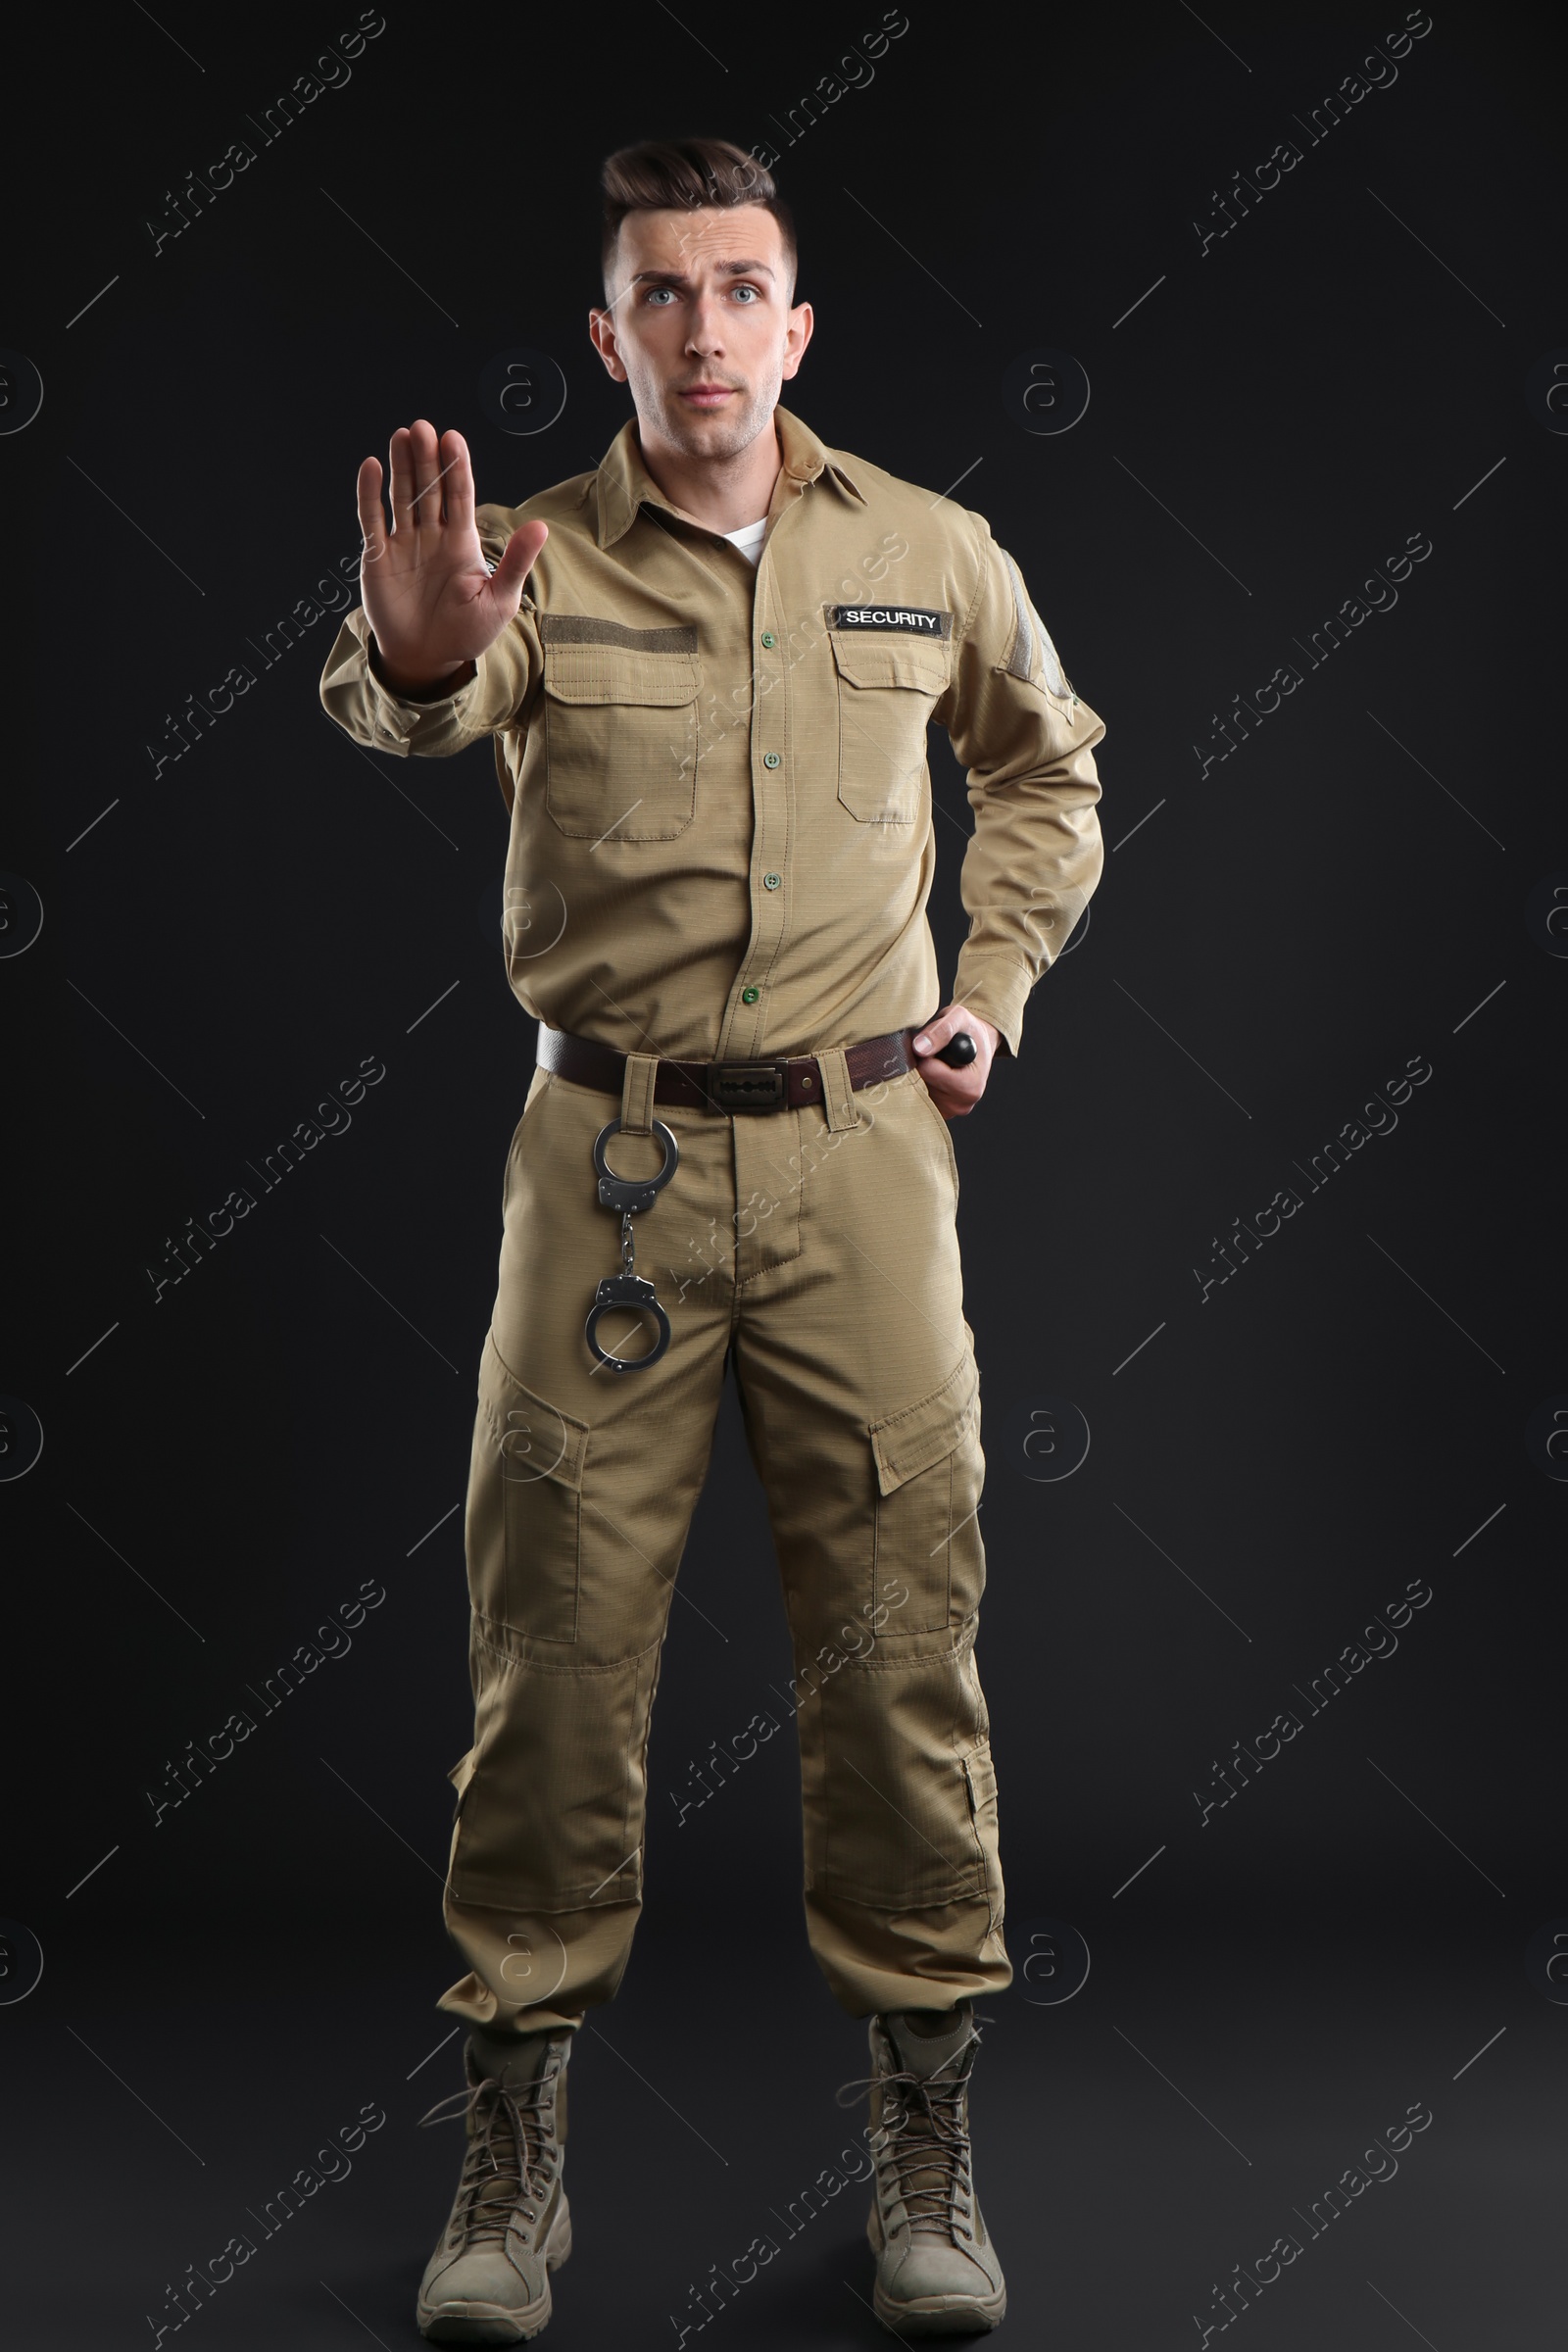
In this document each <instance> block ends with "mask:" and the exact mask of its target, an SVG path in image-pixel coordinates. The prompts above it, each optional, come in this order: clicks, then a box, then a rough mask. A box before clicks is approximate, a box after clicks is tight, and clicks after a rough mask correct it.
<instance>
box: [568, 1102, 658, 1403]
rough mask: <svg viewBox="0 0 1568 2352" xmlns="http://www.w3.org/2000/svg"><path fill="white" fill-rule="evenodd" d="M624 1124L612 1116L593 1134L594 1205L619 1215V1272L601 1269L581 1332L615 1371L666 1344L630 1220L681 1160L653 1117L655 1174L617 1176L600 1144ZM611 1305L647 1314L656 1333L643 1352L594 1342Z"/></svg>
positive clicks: (647, 1360) (651, 1359)
mask: <svg viewBox="0 0 1568 2352" xmlns="http://www.w3.org/2000/svg"><path fill="white" fill-rule="evenodd" d="M624 1125H625V1121H624V1120H623V1119H612V1120H611V1121H610V1124H609V1125H608V1126H607V1127H602V1128H601V1129H600V1131H599V1133H598V1135H597V1136H596V1137H595V1139H594V1172H595V1174H596V1175H597V1176H598V1178H599V1205H600V1207H601V1208H609V1209H614V1210H616V1211H617V1212H618V1213H619V1216H620V1272H619V1273H618V1274H606V1275H605V1276H604V1277H603V1278H602V1279H601V1281H600V1284H599V1288H598V1289H597V1290H596V1291H595V1293H594V1302H593V1305H592V1306H591V1307H590V1308H589V1310H588V1321H587V1324H586V1326H585V1329H584V1337H585V1338H586V1339H587V1342H588V1345H589V1348H591V1349H592V1351H593V1353H594V1354H595V1355H596V1356H597V1357H598V1359H599V1361H600V1363H602V1364H608V1365H609V1366H610V1367H611V1369H612V1370H613V1371H615V1372H641V1371H644V1370H646V1368H647V1367H648V1366H649V1365H650V1364H657V1363H658V1361H659V1359H660V1357H661V1356H662V1354H663V1352H664V1350H665V1348H667V1347H668V1346H669V1317H668V1316H667V1315H666V1314H665V1312H664V1310H663V1308H662V1305H661V1304H660V1302H659V1299H658V1297H657V1296H656V1294H655V1291H654V1286H653V1284H652V1283H651V1282H650V1281H649V1280H648V1277H647V1276H646V1275H645V1274H639V1273H638V1272H637V1245H636V1242H635V1240H634V1238H633V1235H632V1229H631V1221H632V1218H633V1217H634V1216H636V1215H637V1214H638V1213H639V1212H640V1211H641V1210H643V1209H645V1208H652V1207H653V1205H654V1201H655V1199H656V1197H657V1196H658V1194H659V1193H660V1192H662V1189H663V1187H664V1186H665V1185H666V1184H667V1183H668V1182H669V1180H670V1178H671V1177H672V1176H673V1175H674V1173H675V1170H676V1168H677V1167H678V1166H679V1165H680V1146H679V1144H677V1143H676V1141H675V1138H674V1137H673V1135H671V1133H670V1131H669V1129H668V1128H667V1127H666V1126H665V1125H664V1123H663V1121H662V1119H655V1120H654V1122H653V1132H654V1134H655V1135H657V1136H658V1138H659V1140H660V1143H661V1144H662V1146H663V1152H664V1164H663V1166H662V1168H661V1169H660V1171H659V1173H658V1175H657V1176H617V1175H615V1174H614V1173H613V1170H612V1169H611V1168H610V1167H609V1165H608V1164H607V1162H606V1159H605V1146H606V1145H607V1144H608V1143H609V1141H610V1138H611V1137H612V1136H613V1135H618V1134H619V1132H620V1130H621V1128H622V1127H623V1126H624ZM613 1307H629V1308H630V1309H631V1311H632V1313H633V1314H648V1315H652V1316H653V1318H654V1321H655V1323H656V1324H657V1326H658V1330H659V1337H658V1339H657V1340H656V1341H655V1343H654V1345H653V1347H652V1348H649V1350H648V1352H647V1354H646V1355H633V1356H624V1355H611V1354H609V1353H608V1352H607V1351H606V1349H604V1348H601V1347H600V1345H599V1324H600V1319H601V1317H603V1316H605V1315H607V1314H609V1313H610V1311H611V1309H612V1308H613Z"/></svg>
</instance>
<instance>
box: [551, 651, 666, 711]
mask: <svg viewBox="0 0 1568 2352" xmlns="http://www.w3.org/2000/svg"><path fill="white" fill-rule="evenodd" d="M702 682H703V670H702V664H701V662H699V661H698V658H697V656H696V655H695V654H686V653H654V652H650V651H648V650H646V649H643V648H639V647H632V646H625V645H597V644H596V645H548V644H547V645H546V647H545V667H544V690H545V692H546V694H548V695H552V696H554V698H555V700H556V701H557V702H558V703H641V704H644V705H649V706H652V707H653V708H655V709H657V710H673V709H675V708H676V707H677V706H679V705H680V704H683V703H694V702H695V701H696V700H697V695H698V690H699V688H700V687H701V685H702Z"/></svg>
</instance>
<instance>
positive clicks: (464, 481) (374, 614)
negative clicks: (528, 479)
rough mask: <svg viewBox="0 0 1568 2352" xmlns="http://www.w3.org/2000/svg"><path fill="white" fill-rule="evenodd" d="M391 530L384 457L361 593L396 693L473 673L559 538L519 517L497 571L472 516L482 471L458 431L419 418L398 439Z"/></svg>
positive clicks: (365, 501) (369, 494)
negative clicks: (551, 541)
mask: <svg viewBox="0 0 1568 2352" xmlns="http://www.w3.org/2000/svg"><path fill="white" fill-rule="evenodd" d="M389 456H390V459H391V466H392V528H391V530H390V531H389V530H388V529H387V527H386V523H385V520H384V518H383V516H382V513H381V479H382V477H381V462H380V460H379V459H378V458H367V459H366V461H365V463H364V465H363V466H361V467H360V473H359V481H358V484H357V491H358V498H359V509H360V531H361V534H362V537H363V540H364V546H363V549H362V552H361V557H360V597H361V601H362V602H363V604H364V606H365V613H366V617H367V619H368V621H369V623H370V626H371V628H372V629H373V630H374V631H375V642H376V647H377V650H378V654H379V660H378V662H377V671H378V674H379V675H380V677H381V678H382V679H383V680H384V682H385V683H386V684H387V685H388V686H390V687H391V689H392V691H393V692H394V693H395V694H412V695H420V694H439V693H441V692H442V691H443V690H445V691H449V692H450V691H451V689H452V688H453V687H454V686H456V685H457V684H459V683H460V682H461V681H462V680H463V679H464V678H465V677H466V676H467V675H469V674H470V665H471V664H472V663H474V662H477V661H478V659H479V656H480V655H481V654H482V653H483V652H484V651H485V650H486V648H487V647H489V646H491V645H493V644H494V643H495V641H496V639H497V638H498V637H499V636H500V634H501V632H502V630H503V629H504V628H505V627H506V626H507V623H508V622H509V621H510V620H512V619H513V618H514V617H515V614H516V611H517V607H518V605H519V603H520V602H521V600H522V585H523V582H524V581H525V580H526V578H527V577H528V574H529V572H530V571H531V570H532V569H533V565H534V562H535V560H536V558H537V557H538V554H539V550H540V549H541V548H542V547H543V545H544V543H545V541H546V539H548V538H549V536H550V531H549V526H548V524H546V523H543V522H524V523H519V524H518V526H517V528H516V530H515V531H514V533H513V534H512V537H511V538H510V539H509V540H508V542H507V545H506V550H505V552H504V553H503V555H502V558H501V561H500V563H499V564H497V565H496V568H495V571H494V573H493V574H492V573H491V572H488V571H487V570H486V569H485V559H484V554H483V551H482V550H481V548H480V545H479V534H478V532H477V530H476V529H475V527H474V520H473V468H472V466H470V465H469V463H468V445H467V443H466V441H465V440H464V438H463V435H462V434H461V433H459V432H445V433H442V434H441V435H440V437H439V439H438V438H437V436H436V430H435V427H434V425H433V424H428V423H426V422H425V420H424V418H423V417H418V418H417V419H416V421H415V422H414V423H413V424H412V425H400V426H399V427H398V429H397V431H396V432H395V433H394V434H393V436H392V446H391V450H390V452H389Z"/></svg>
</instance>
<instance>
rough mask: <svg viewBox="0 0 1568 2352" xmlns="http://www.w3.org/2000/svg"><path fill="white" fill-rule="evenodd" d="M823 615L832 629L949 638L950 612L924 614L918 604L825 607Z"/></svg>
mask: <svg viewBox="0 0 1568 2352" xmlns="http://www.w3.org/2000/svg"><path fill="white" fill-rule="evenodd" d="M827 613H828V626H829V628H832V629H876V630H882V631H889V632H892V633H894V634H896V635H898V636H900V637H933V638H946V637H951V636H952V635H953V614H952V613H928V612H925V611H923V610H922V609H921V608H920V607H919V606H918V605H829V607H828V609H827Z"/></svg>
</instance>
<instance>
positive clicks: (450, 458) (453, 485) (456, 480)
mask: <svg viewBox="0 0 1568 2352" xmlns="http://www.w3.org/2000/svg"><path fill="white" fill-rule="evenodd" d="M436 448H437V451H438V454H439V457H440V461H441V468H442V472H443V475H444V479H443V481H442V483H441V489H442V493H443V496H444V498H445V502H446V514H447V520H448V522H450V523H452V524H454V525H455V526H456V528H457V529H459V530H471V529H472V528H473V467H472V466H471V465H470V464H469V462H468V444H467V443H466V441H465V439H464V438H463V435H462V434H461V433H460V432H457V431H456V430H454V431H452V432H447V433H443V434H442V436H441V438H440V440H439V441H438V442H437V444H436Z"/></svg>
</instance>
